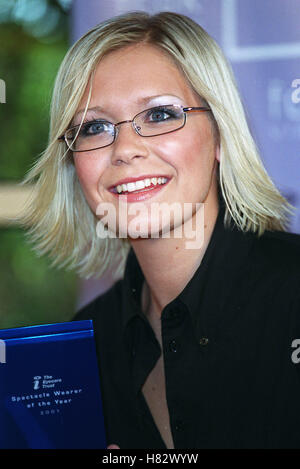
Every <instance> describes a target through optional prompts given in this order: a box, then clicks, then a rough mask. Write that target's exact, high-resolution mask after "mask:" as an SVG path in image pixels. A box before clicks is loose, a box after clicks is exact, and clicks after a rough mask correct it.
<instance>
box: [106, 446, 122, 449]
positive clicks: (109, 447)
mask: <svg viewBox="0 0 300 469" xmlns="http://www.w3.org/2000/svg"><path fill="white" fill-rule="evenodd" d="M107 449H120V446H118V445H109V446H108V447H107Z"/></svg>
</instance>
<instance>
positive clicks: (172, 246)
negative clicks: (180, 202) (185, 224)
mask: <svg viewBox="0 0 300 469" xmlns="http://www.w3.org/2000/svg"><path fill="white" fill-rule="evenodd" d="M218 210H219V204H218V199H217V196H216V198H214V199H213V200H207V201H206V202H205V203H204V210H203V212H204V220H203V221H204V229H203V233H204V240H203V242H202V243H198V244H200V246H197V247H195V248H193V249H187V248H186V246H187V244H186V243H187V242H190V241H191V239H190V238H189V237H188V236H186V234H185V236H183V237H181V238H174V237H171V238H147V239H137V240H133V241H132V243H131V244H132V247H133V250H134V252H135V254H136V257H137V259H138V262H139V264H140V267H141V269H142V271H143V274H144V277H145V281H144V284H143V288H142V295H141V302H142V304H141V307H142V311H143V312H144V313H145V314H146V315H147V316H151V317H153V318H160V316H161V312H162V310H163V309H164V307H165V306H166V305H167V304H168V303H170V302H171V301H172V300H173V299H175V298H176V297H177V296H178V295H179V294H180V292H181V291H182V290H183V289H184V287H185V286H186V285H187V283H188V282H189V281H190V279H191V278H192V277H193V275H194V273H195V272H196V270H197V269H198V267H199V265H200V263H201V261H202V259H203V256H204V254H205V251H206V249H207V246H208V244H209V241H210V238H211V235H212V232H213V229H214V226H215V222H216V219H217V215H218ZM198 215H199V214H198ZM195 217H196V214H195V215H194V216H193V218H195ZM196 226H197V225H196ZM185 233H186V232H185Z"/></svg>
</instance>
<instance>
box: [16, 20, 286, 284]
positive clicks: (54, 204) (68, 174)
mask: <svg viewBox="0 0 300 469" xmlns="http://www.w3.org/2000/svg"><path fill="white" fill-rule="evenodd" d="M141 42H143V43H148V44H153V45H155V46H157V47H159V48H160V49H161V50H163V51H165V53H167V54H168V56H169V57H171V58H172V59H173V61H174V62H175V63H176V64H177V66H178V67H179V69H180V70H181V71H182V72H183V73H184V75H185V77H186V79H187V81H188V83H189V84H190V85H191V86H192V88H193V89H194V90H195V91H196V93H197V94H198V95H199V96H200V97H201V98H202V99H203V100H205V101H206V102H207V103H208V105H209V106H210V108H211V110H212V113H213V119H214V122H215V127H216V129H217V134H218V141H219V144H220V164H219V174H218V183H219V191H220V193H221V195H222V198H223V200H224V202H225V218H224V223H225V225H226V226H228V225H229V224H230V222H233V223H234V224H235V225H236V226H237V227H238V228H239V229H241V230H243V231H252V232H256V233H257V234H258V236H260V235H262V234H263V232H264V231H265V230H280V231H283V230H285V229H286V225H287V222H288V214H289V213H291V208H292V206H291V205H290V204H289V203H288V202H287V201H286V199H285V198H284V197H283V196H282V195H281V194H280V193H279V191H278V190H277V189H276V188H275V186H274V184H273V182H272V181H271V179H270V178H269V176H268V174H267V173H266V171H265V169H264V167H263V164H262V162H261V159H260V157H259V155H258V151H257V149H256V146H255V143H254V141H253V138H252V136H251V134H250V131H249V128H248V125H247V121H246V117H245V113H244V110H243V106H242V103H241V100H240V97H239V94H238V91H237V88H236V85H235V80H234V77H233V74H232V71H231V68H230V66H229V64H228V63H227V61H226V59H225V57H224V55H223V53H222V51H221V49H220V48H219V46H218V45H217V44H216V43H215V41H214V40H213V39H212V38H211V37H210V36H209V35H208V34H207V33H206V31H205V30H204V29H202V28H201V26H199V25H198V24H197V23H195V22H194V21H193V20H191V19H190V18H188V17H186V16H184V15H180V14H177V13H170V12H161V13H158V14H155V15H149V14H147V13H145V12H133V13H128V14H125V15H121V16H118V17H114V18H111V19H109V20H107V21H105V22H103V23H101V24H99V25H97V26H96V27H95V28H93V29H91V30H90V31H89V32H87V33H86V34H85V35H84V36H82V37H81V38H80V39H79V40H78V41H77V42H76V43H75V44H74V45H73V46H72V47H71V48H70V50H69V51H68V53H67V54H66V56H65V58H64V60H63V62H62V64H61V66H60V69H59V71H58V74H57V77H56V81H55V86H54V90H53V97H52V103H51V121H50V133H49V144H48V146H47V148H46V150H45V151H44V152H43V154H42V156H41V157H40V158H39V160H38V161H37V162H36V164H35V165H34V167H33V168H32V169H31V171H30V172H29V173H28V175H27V177H26V178H25V180H24V184H28V183H32V182H35V191H34V192H33V193H32V197H31V199H30V201H29V203H28V205H27V208H26V212H24V216H23V217H22V220H21V221H22V223H23V224H24V225H25V226H26V227H28V233H29V236H30V237H31V239H32V241H33V242H34V243H35V250H36V251H37V252H38V253H39V254H48V255H49V256H50V257H51V258H52V259H53V265H59V266H64V267H69V268H73V269H75V270H76V271H77V272H78V273H79V275H81V276H85V277H90V276H92V275H94V276H100V275H102V274H103V273H104V272H105V271H106V269H107V268H108V267H110V268H112V271H113V272H114V273H115V275H116V277H117V276H119V275H120V274H121V273H122V272H123V269H124V264H125V260H126V257H127V253H128V249H129V243H128V241H127V240H125V239H112V238H109V239H107V238H106V239H101V238H100V237H97V235H96V224H97V222H98V219H97V218H96V216H95V215H94V214H93V213H92V211H91V209H90V208H89V206H88V204H87V202H86V200H85V197H84V195H83V192H82V190H81V187H80V184H79V181H78V178H77V175H76V172H75V168H74V164H73V162H72V158H71V157H70V156H71V155H70V152H69V151H67V150H66V146H65V144H64V143H61V142H59V141H58V137H60V136H61V135H62V134H63V133H64V132H65V131H66V129H67V128H68V127H69V126H70V124H71V122H72V119H73V117H74V114H75V112H76V111H77V108H78V105H79V103H80V101H81V98H82V96H83V94H84V92H85V90H86V87H87V85H88V84H89V83H91V82H92V80H91V77H92V75H93V72H94V71H95V68H96V66H97V64H98V63H99V60H100V59H101V58H102V57H103V56H104V55H106V54H108V53H109V52H111V51H113V50H117V49H120V48H122V47H125V46H128V45H131V44H138V43H141ZM90 96H91V86H90V89H89V99H90ZM89 99H88V102H87V104H86V109H87V107H88V103H89ZM83 119H84V116H83V118H82V120H83Z"/></svg>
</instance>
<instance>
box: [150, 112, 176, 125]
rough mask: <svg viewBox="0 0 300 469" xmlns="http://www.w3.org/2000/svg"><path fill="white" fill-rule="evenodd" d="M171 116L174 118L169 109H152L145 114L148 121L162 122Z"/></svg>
mask: <svg viewBox="0 0 300 469" xmlns="http://www.w3.org/2000/svg"><path fill="white" fill-rule="evenodd" d="M172 118H176V115H175V114H174V113H173V112H172V110H169V109H154V110H151V111H150V112H149V113H148V116H147V120H149V121H150V122H164V121H166V120H169V119H172Z"/></svg>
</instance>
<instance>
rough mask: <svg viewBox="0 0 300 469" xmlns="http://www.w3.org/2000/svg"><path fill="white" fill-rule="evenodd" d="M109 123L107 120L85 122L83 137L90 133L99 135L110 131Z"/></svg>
mask: <svg viewBox="0 0 300 469" xmlns="http://www.w3.org/2000/svg"><path fill="white" fill-rule="evenodd" d="M108 127H109V126H108V123H106V122H96V121H93V122H87V123H86V124H83V126H82V128H81V131H80V135H81V136H82V137H86V136H89V135H99V134H102V133H104V132H107V131H108Z"/></svg>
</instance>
